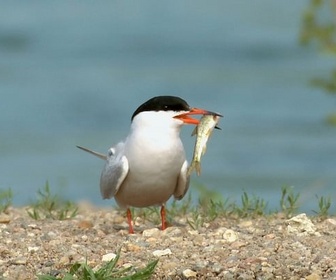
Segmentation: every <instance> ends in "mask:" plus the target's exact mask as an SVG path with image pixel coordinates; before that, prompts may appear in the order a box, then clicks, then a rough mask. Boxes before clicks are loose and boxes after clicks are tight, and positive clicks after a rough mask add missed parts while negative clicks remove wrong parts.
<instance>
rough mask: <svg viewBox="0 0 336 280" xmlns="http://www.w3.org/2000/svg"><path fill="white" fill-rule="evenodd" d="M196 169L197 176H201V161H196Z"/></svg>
mask: <svg viewBox="0 0 336 280" xmlns="http://www.w3.org/2000/svg"><path fill="white" fill-rule="evenodd" d="M195 169H196V173H197V176H200V175H201V163H200V162H199V161H196V162H195Z"/></svg>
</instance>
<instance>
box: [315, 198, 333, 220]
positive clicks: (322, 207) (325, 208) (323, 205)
mask: <svg viewBox="0 0 336 280" xmlns="http://www.w3.org/2000/svg"><path fill="white" fill-rule="evenodd" d="M316 198H317V200H318V207H319V211H318V212H317V211H313V212H314V213H315V214H317V215H318V216H320V217H321V218H326V217H327V216H328V215H329V209H330V206H331V198H330V197H328V198H325V197H323V196H321V197H319V196H317V195H316Z"/></svg>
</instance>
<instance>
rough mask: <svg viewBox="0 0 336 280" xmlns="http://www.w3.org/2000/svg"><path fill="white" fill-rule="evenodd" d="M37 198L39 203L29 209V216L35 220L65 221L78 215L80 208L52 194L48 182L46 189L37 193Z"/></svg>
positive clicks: (33, 204)
mask: <svg viewBox="0 0 336 280" xmlns="http://www.w3.org/2000/svg"><path fill="white" fill-rule="evenodd" d="M37 196H38V198H37V201H36V202H34V203H32V206H31V208H29V209H27V213H28V215H29V216H30V217H31V218H33V219H35V220H41V219H54V220H65V219H70V218H73V217H75V216H76V215H77V212H78V207H77V206H76V205H75V204H74V203H72V202H70V201H66V200H63V199H61V198H60V197H59V196H57V195H54V194H52V193H51V190H50V187H49V183H48V182H46V184H45V186H44V189H42V190H41V189H39V190H38V191H37Z"/></svg>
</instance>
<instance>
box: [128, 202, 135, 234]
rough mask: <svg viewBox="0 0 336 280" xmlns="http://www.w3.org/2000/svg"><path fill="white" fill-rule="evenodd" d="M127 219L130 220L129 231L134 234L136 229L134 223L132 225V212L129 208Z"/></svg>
mask: <svg viewBox="0 0 336 280" xmlns="http://www.w3.org/2000/svg"><path fill="white" fill-rule="evenodd" d="M127 221H128V228H129V230H128V233H129V234H133V233H134V230H133V225H132V213H131V210H130V209H129V208H127Z"/></svg>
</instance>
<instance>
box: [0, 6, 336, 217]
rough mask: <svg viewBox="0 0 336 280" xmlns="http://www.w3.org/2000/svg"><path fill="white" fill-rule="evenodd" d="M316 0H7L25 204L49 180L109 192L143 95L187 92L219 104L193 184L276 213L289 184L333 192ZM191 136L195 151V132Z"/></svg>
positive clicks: (1, 76) (16, 179) (11, 95)
mask: <svg viewBox="0 0 336 280" xmlns="http://www.w3.org/2000/svg"><path fill="white" fill-rule="evenodd" d="M306 4H307V1H303V0H297V1H291V0H283V1H269V0H258V1H253V3H252V2H251V3H250V2H246V1H242V0H232V1H219V0H218V1H211V2H205V1H169V2H158V1H141V2H140V1H139V2H137V1H132V2H131V1H99V2H96V1H95V2H90V1H80V2H68V1H54V2H45V1H29V2H27V1H7V2H2V4H1V9H0V92H1V103H0V129H1V132H0V133H1V134H0V136H1V138H0V155H1V157H0V170H1V176H0V188H2V189H6V188H11V189H12V190H13V193H14V204H17V205H22V204H27V203H29V202H31V201H32V200H34V199H35V197H36V191H37V190H38V189H39V188H42V187H43V186H44V184H45V182H46V180H48V181H49V183H50V186H51V188H52V190H53V191H54V192H56V193H60V194H61V195H62V196H63V197H65V198H67V199H71V200H75V201H78V200H89V201H91V202H92V203H94V204H97V205H110V204H111V201H103V200H101V198H100V194H99V176H100V171H101V169H102V166H103V162H102V161H101V160H99V159H97V158H95V157H92V156H90V155H88V154H85V153H83V152H82V151H80V150H78V149H77V148H76V147H75V146H76V145H83V146H87V147H89V148H92V149H94V150H97V151H101V152H105V151H106V150H107V149H108V147H109V146H111V145H112V144H115V143H116V142H118V141H119V140H121V139H123V138H124V137H125V136H126V135H127V133H128V129H129V125H130V117H131V115H132V113H133V111H134V110H135V109H136V108H137V106H138V105H139V104H141V103H142V102H144V101H146V100H147V99H149V98H151V97H152V96H155V95H166V94H170V95H177V96H180V97H182V98H184V99H186V100H187V101H188V103H189V104H190V105H191V106H195V107H202V108H206V109H209V110H213V111H218V112H221V113H222V114H223V115H224V118H223V119H222V120H221V123H220V126H221V128H222V130H221V131H215V132H214V134H213V136H212V138H211V139H210V141H209V143H208V149H207V153H206V154H205V156H204V157H203V160H202V175H201V176H200V177H197V176H196V175H193V177H192V186H191V191H194V190H195V189H196V188H197V186H199V185H201V186H204V187H206V188H207V189H209V190H210V191H214V192H217V193H218V194H219V196H223V197H224V198H230V199H231V200H232V201H237V202H239V201H240V197H241V195H242V194H243V192H244V191H246V192H247V193H248V194H250V195H256V196H258V197H262V198H263V199H265V200H266V201H268V206H269V208H271V209H279V200H280V194H281V187H282V186H283V185H288V186H292V187H293V190H294V192H300V194H301V199H300V205H301V209H302V210H305V211H310V210H312V209H314V210H317V199H316V196H325V197H329V196H330V197H331V199H332V200H333V201H334V202H335V201H336V185H335V182H336V172H335V164H336V159H335V157H336V145H335V138H336V130H335V128H332V127H330V126H328V125H326V124H325V122H324V118H325V116H326V115H327V114H328V113H330V112H332V111H333V110H334V109H335V98H332V97H331V96H328V95H327V94H325V93H324V92H322V91H321V90H320V89H317V88H313V87H311V86H310V85H309V80H310V79H311V78H314V77H317V76H323V75H327V74H328V73H329V71H330V69H331V68H332V66H333V60H332V58H331V57H328V56H327V55H322V54H319V53H317V52H316V51H315V50H314V49H312V48H303V47H302V46H300V45H299V44H298V33H299V27H300V20H301V16H302V12H303V10H304V8H305V5H306ZM191 131H192V128H191V127H185V128H184V129H183V132H182V139H183V142H184V143H185V146H186V151H187V155H188V158H189V159H191V156H192V150H193V145H194V138H191V137H190V134H191Z"/></svg>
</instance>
